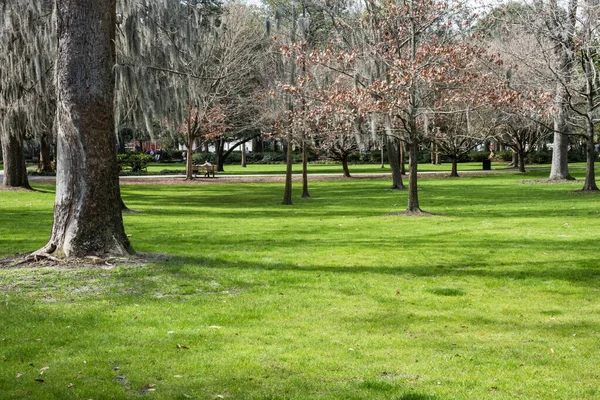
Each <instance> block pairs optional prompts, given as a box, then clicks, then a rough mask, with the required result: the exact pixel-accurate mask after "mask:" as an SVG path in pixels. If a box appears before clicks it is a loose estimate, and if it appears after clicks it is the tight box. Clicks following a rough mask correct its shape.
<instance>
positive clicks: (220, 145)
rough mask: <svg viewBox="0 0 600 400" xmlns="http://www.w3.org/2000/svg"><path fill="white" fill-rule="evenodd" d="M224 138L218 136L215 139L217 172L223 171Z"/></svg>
mask: <svg viewBox="0 0 600 400" xmlns="http://www.w3.org/2000/svg"><path fill="white" fill-rule="evenodd" d="M224 152H225V140H224V139H223V138H218V139H217V140H215V158H216V160H215V163H216V164H217V172H223V171H225V157H224V154H223V153H224Z"/></svg>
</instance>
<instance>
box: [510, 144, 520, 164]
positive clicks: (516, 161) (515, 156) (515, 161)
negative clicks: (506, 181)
mask: <svg viewBox="0 0 600 400" xmlns="http://www.w3.org/2000/svg"><path fill="white" fill-rule="evenodd" d="M518 165H519V155H518V154H517V152H516V151H515V150H514V149H513V152H512V161H511V162H510V165H509V167H511V168H517V166H518Z"/></svg>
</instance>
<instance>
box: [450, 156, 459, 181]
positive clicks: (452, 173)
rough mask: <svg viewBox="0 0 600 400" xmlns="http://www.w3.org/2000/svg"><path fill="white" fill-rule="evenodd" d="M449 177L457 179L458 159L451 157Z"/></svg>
mask: <svg viewBox="0 0 600 400" xmlns="http://www.w3.org/2000/svg"><path fill="white" fill-rule="evenodd" d="M450 177H452V178H458V157H457V156H454V157H452V170H451V171H450Z"/></svg>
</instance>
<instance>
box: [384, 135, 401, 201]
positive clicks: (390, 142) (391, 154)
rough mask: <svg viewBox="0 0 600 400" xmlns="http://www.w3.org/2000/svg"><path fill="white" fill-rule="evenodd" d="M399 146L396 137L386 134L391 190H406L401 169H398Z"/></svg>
mask: <svg viewBox="0 0 600 400" xmlns="http://www.w3.org/2000/svg"><path fill="white" fill-rule="evenodd" d="M386 129H387V127H386ZM400 146H401V144H400V142H399V140H398V139H396V138H394V137H392V136H387V149H388V161H389V163H390V169H391V170H392V187H390V189H392V190H406V188H405V187H404V183H403V182H402V171H401V169H400Z"/></svg>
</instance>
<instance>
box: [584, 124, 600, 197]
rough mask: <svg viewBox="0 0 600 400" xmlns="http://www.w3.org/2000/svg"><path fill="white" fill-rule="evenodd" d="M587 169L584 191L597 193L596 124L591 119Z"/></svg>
mask: <svg viewBox="0 0 600 400" xmlns="http://www.w3.org/2000/svg"><path fill="white" fill-rule="evenodd" d="M586 131H587V132H586V134H587V137H586V147H585V150H586V168H585V183H584V184H583V188H582V189H581V190H582V191H585V192H592V191H597V190H598V186H597V185H596V172H595V171H594V157H595V156H596V151H595V149H594V144H595V143H594V123H593V122H592V119H591V118H589V119H588V120H587V124H586Z"/></svg>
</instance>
